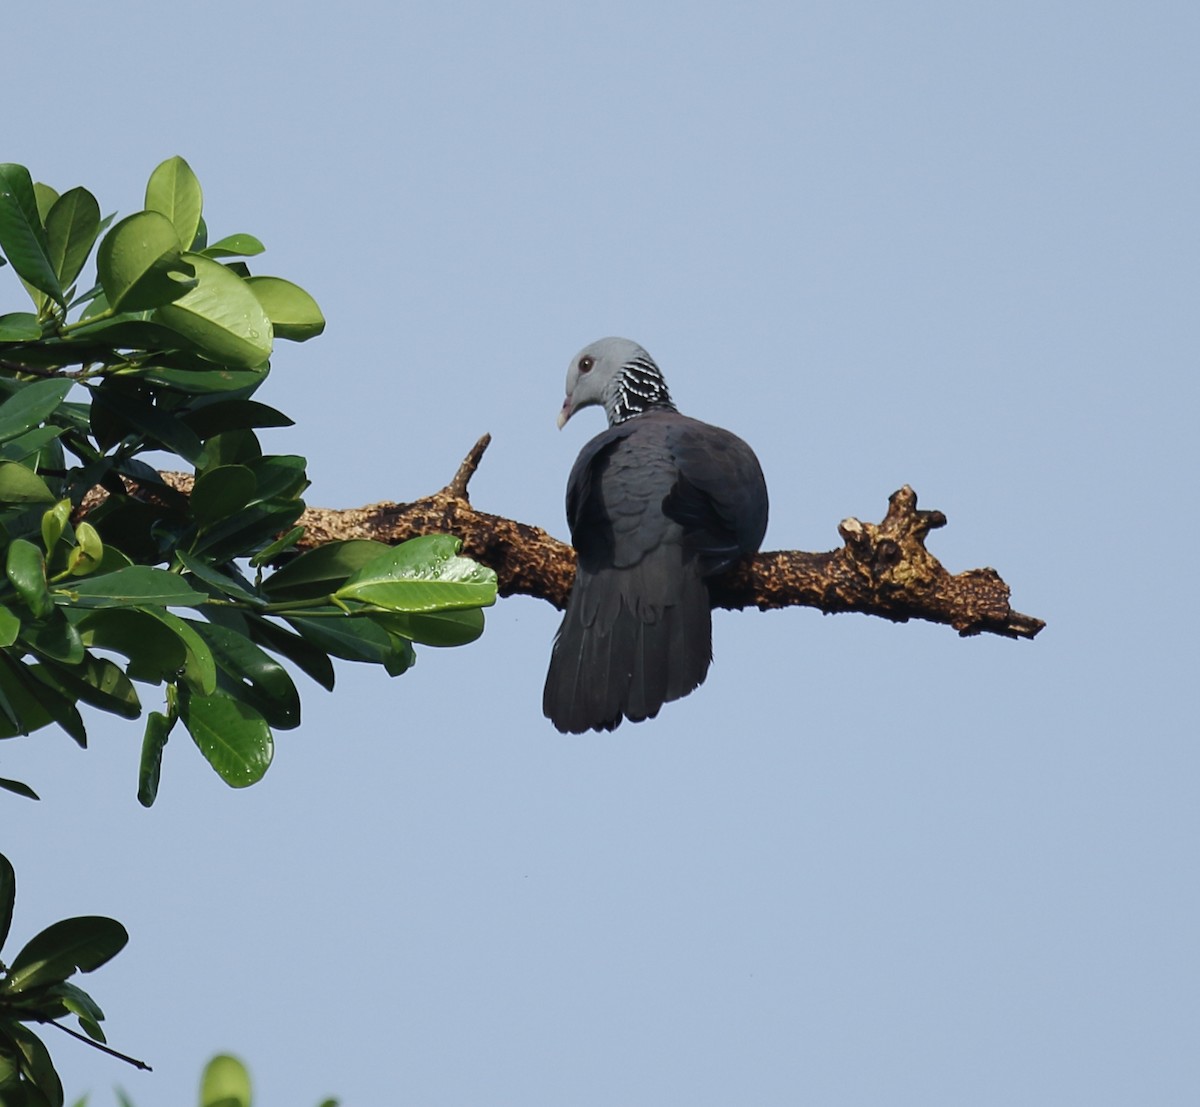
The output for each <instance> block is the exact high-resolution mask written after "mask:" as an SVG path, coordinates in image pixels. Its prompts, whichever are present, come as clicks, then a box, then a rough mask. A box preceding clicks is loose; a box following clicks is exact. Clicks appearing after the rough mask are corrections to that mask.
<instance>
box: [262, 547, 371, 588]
mask: <svg viewBox="0 0 1200 1107" xmlns="http://www.w3.org/2000/svg"><path fill="white" fill-rule="evenodd" d="M391 548H392V547H391V546H389V545H387V544H386V543H385V542H376V541H373V540H372V539H369V538H354V539H350V540H348V541H345V542H329V543H326V544H325V545H323V546H317V547H316V548H315V549H311V550H307V551H305V552H304V553H302V554H301V555H300V556H299V557H297V558H296V559H295V560H294V561H289V562H288V563H287V564H286V565H285V566H284V567H283V568H282V569H279V570H278V571H277V572H275V573H272V574H271V576H269V577H267V579H266V580H264V581H263V591H264V592H265V593H266V594H267V595H268V596H270V597H271V599H272V600H277V601H283V600H314V599H317V598H318V597H320V596H328V595H331V594H332V593H333V592H335V591H336V590H337V589H338V588H339V587H340V586H341V585H342V584H343V583H344V582H345V580H346V579H347V577H349V576H351V575H352V574H353V573H356V572H357V571H358V570H359V569H361V568H362V567H363V566H364V565H369V564H370V563H371V562H372V561H374V560H375V559H376V558H378V557H380V556H381V555H383V554H386V553H387V552H388V551H389V550H390V549H391Z"/></svg>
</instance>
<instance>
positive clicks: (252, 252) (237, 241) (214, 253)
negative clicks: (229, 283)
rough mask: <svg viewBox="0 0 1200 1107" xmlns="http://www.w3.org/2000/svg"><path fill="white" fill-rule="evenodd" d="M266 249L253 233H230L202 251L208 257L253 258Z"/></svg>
mask: <svg viewBox="0 0 1200 1107" xmlns="http://www.w3.org/2000/svg"><path fill="white" fill-rule="evenodd" d="M265 249H266V247H265V246H264V245H263V244H262V243H261V242H259V241H258V239H257V238H255V237H254V235H252V234H230V235H226V236H225V237H224V238H221V239H218V240H217V241H216V242H214V243H213V244H212V245H211V246H206V247H205V248H204V250H202V251H201V252H202V253H203V254H204V256H205V257H208V258H252V257H256V256H257V255H258V254H261V253H262V252H263V250H265Z"/></svg>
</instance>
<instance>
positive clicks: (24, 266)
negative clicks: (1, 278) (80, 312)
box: [0, 162, 64, 304]
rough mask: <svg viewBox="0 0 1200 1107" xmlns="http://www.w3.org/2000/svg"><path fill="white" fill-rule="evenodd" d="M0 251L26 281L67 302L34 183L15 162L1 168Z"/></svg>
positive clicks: (61, 301) (58, 300)
mask: <svg viewBox="0 0 1200 1107" xmlns="http://www.w3.org/2000/svg"><path fill="white" fill-rule="evenodd" d="M0 249H3V250H4V253H5V254H6V255H7V257H8V260H9V261H10V262H12V267H13V268H14V269H15V270H16V271H17V274H18V275H19V276H20V277H21V278H22V279H23V280H24V281H26V282H27V283H28V284H31V285H32V286H33V287H34V288H36V289H38V291H40V292H44V293H45V294H46V295H47V296H51V297H53V298H54V299H55V300H56V301H57V302H58V303H60V304H61V303H63V302H64V297H63V290H62V285H61V284H60V283H59V280H58V274H57V273H56V272H55V271H54V265H53V263H52V261H51V260H50V244H49V242H48V241H47V239H46V230H45V227H43V225H42V217H41V214H40V213H39V211H38V202H37V195H36V193H35V192H34V189H33V179H32V178H31V177H30V176H29V170H28V169H26V168H25V167H24V166H23V165H15V164H13V163H11V162H6V163H5V164H3V165H0Z"/></svg>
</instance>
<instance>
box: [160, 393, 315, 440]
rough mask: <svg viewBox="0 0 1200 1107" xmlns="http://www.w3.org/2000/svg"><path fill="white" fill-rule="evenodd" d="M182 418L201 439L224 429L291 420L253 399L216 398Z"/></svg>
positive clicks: (283, 424)
mask: <svg viewBox="0 0 1200 1107" xmlns="http://www.w3.org/2000/svg"><path fill="white" fill-rule="evenodd" d="M184 418H185V419H186V421H187V425H188V426H189V427H191V428H192V430H194V431H195V432H196V433H197V434H198V435H199V436H200V437H201V438H211V437H212V436H213V435H214V434H221V433H223V432H224V431H230V430H244V429H246V428H248V427H291V426H294V425H295V424H294V423H293V421H292V420H291V419H289V418H288V417H287V416H286V415H284V414H283V412H282V411H276V410H275V408H273V407H268V406H267V405H266V404H260V403H259V402H258V401H257V400H220V401H218V402H217V403H213V404H206V405H205V406H204V407H202V408H199V409H198V410H196V411H191V412H189V413H188V414H187V415H186V416H184Z"/></svg>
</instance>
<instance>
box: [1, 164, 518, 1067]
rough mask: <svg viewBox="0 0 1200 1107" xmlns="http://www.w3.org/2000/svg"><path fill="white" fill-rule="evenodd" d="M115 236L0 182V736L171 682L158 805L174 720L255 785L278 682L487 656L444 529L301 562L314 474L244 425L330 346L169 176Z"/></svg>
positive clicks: (298, 295)
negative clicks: (175, 468)
mask: <svg viewBox="0 0 1200 1107" xmlns="http://www.w3.org/2000/svg"><path fill="white" fill-rule="evenodd" d="M113 219H114V217H113V216H111V215H109V216H107V217H102V216H101V209H100V205H99V203H98V202H97V201H96V199H95V198H94V197H93V196H92V194H91V193H90V192H88V191H87V190H86V189H84V188H73V189H70V190H69V191H67V192H64V193H62V194H61V195H60V194H59V193H58V192H56V191H55V190H54V189H52V188H50V187H48V186H46V185H44V184H40V183H38V184H35V183H34V182H33V180H32V178H31V176H30V174H29V172H28V170H27V169H25V167H23V166H20V165H12V164H7V165H0V251H2V256H0V263H2V262H3V261H5V260H6V261H7V262H8V263H9V264H10V265H11V267H12V270H13V271H14V272H15V273H16V275H17V276H18V277H19V278H20V280H21V282H22V284H23V285H24V287H25V290H26V291H27V292H28V294H29V297H30V299H31V300H32V306H33V310H32V311H16V312H10V313H8V314H4V315H0V559H2V560H3V565H4V571H5V575H4V579H3V581H2V582H0V738H9V737H15V736H17V735H28V734H30V733H32V732H34V731H37V730H39V729H41V728H43V727H46V726H49V725H50V724H52V723H57V724H58V726H60V727H61V728H62V729H64V730H66V731H67V733H68V734H70V735H71V736H72V737H73V738H74V739H75V740H76V742H78V743H79V744H80V745H81V746H85V745H86V743H87V730H86V725H85V722H84V719H83V716H82V715H81V713H80V711H79V706H78V705H79V704H86V705H88V706H89V707H93V708H99V709H100V710H102V711H107V712H109V713H111V714H115V715H118V716H120V717H122V718H127V719H135V718H138V717H140V716H141V715H142V711H143V707H142V702H141V696H142V695H143V694H144V692H139V689H138V687H137V686H138V685H150V686H156V687H161V688H162V702H161V708H162V709H161V710H156V711H151V712H150V713H149V715H148V716H147V720H146V723H145V732H144V740H143V744H142V758H141V764H140V766H139V772H138V798H139V799H140V800H141V802H142V803H143V804H146V805H147V806H148V805H150V804H151V803H153V802H154V799H155V797H156V795H157V792H158V788H159V783H160V780H161V767H162V757H163V754H164V750H165V747H166V745H167V742H168V740H169V738H170V735H171V734H172V733H173V731H174V728H175V726H176V724H177V723H181V724H182V726H183V728H184V730H186V731H187V733H188V734H190V735H191V737H192V739H193V741H194V742H195V744H196V746H197V747H198V748H199V749H200V751H201V753H202V754H203V755H204V757H205V758H206V759H207V760H208V762H209V764H210V765H211V766H212V767H213V768H214V769H215V770H216V772H217V773H218V774H219V775H220V776H221V778H222V779H223V780H224V781H225V782H226V783H228V784H229V785H231V786H232V787H236V788H241V787H245V786H247V785H250V784H253V783H255V782H256V781H258V780H260V779H261V778H262V775H263V774H264V773H265V772H266V771H267V769H268V767H269V766H270V764H271V759H272V757H273V755H274V733H275V732H276V731H281V730H288V729H291V728H294V727H296V726H298V725H299V722H300V698H299V695H298V693H297V690H296V687H295V685H294V683H293V681H292V677H291V676H290V675H289V670H288V668H287V667H285V665H284V663H283V662H285V661H286V662H290V663H291V665H293V666H295V668H297V669H299V670H300V671H302V672H304V673H305V674H307V675H308V676H309V677H311V678H312V679H314V680H316V681H317V682H318V683H320V684H321V685H323V686H324V687H326V688H331V687H332V686H333V681H334V672H333V664H332V661H331V658H333V657H339V658H344V659H348V660H353V661H361V662H367V663H371V664H377V665H381V666H382V667H383V668H384V669H385V670H386V671H387V672H388V673H390V674H392V675H396V674H399V673H402V672H404V671H406V670H407V669H408V668H409V667H410V666H411V665H412V664H413V662H414V661H415V656H416V655H415V652H414V649H413V644H414V643H424V644H428V645H438V646H450V645H460V644H463V643H465V642H469V641H471V640H473V639H474V638H476V637H478V636H479V634H480V633H482V630H483V614H482V611H481V608H482V607H484V606H487V605H488V604H491V603H493V602H495V597H496V579H495V575H494V574H493V573H492V572H491V570H489V569H486V568H483V567H482V566H479V565H477V564H475V563H474V562H471V561H469V560H467V559H466V558H462V557H460V556H458V551H459V545H460V544H459V542H458V540H457V539H455V538H453V537H450V536H448V535H437V536H431V537H427V538H421V539H417V540H415V541H413V542H409V543H405V544H404V545H402V546H398V547H396V548H391V547H388V546H384V545H381V544H379V543H372V542H343V543H334V544H331V545H328V546H324V547H321V548H319V549H315V550H311V551H309V552H306V553H303V554H300V555H296V554H295V553H294V549H293V548H294V546H295V545H296V543H297V541H298V540H299V538H300V537H301V533H302V532H301V530H300V528H298V527H297V526H296V525H295V524H296V522H297V520H298V519H299V517H300V515H301V513H302V511H303V510H304V501H303V499H302V498H301V497H302V494H303V492H304V490H305V488H306V487H307V485H308V478H307V474H306V463H305V460H304V459H303V458H302V457H298V456H294V455H266V454H264V453H263V451H262V447H261V444H260V442H259V439H258V437H257V435H256V433H255V432H256V430H258V429H261V428H264V427H280V426H288V425H290V420H289V419H288V418H287V417H286V416H285V415H283V414H282V413H281V412H279V411H277V410H275V409H274V408H272V407H269V406H267V405H266V404H263V403H261V402H259V401H258V400H255V399H253V398H252V397H253V395H254V394H255V392H256V391H257V390H258V388H259V387H260V386H261V385H262V384H263V382H264V381H265V380H266V379H267V376H268V373H269V372H270V357H271V355H272V352H273V349H274V343H275V340H276V339H280V338H282V339H288V340H290V341H297V342H302V341H305V340H307V339H309V338H312V337H314V336H316V335H318V334H320V333H321V331H322V330H323V328H324V325H325V320H324V318H323V316H322V315H321V311H320V308H319V307H318V306H317V304H316V301H315V300H313V298H312V297H311V296H310V295H309V294H308V293H307V292H305V291H304V290H303V289H301V288H299V287H298V286H297V285H295V284H293V283H291V282H290V281H287V280H284V279H283V278H281V277H274V276H264V275H251V273H250V271H249V268H248V264H247V262H246V260H245V259H247V258H252V257H257V256H258V255H259V254H261V253H262V252H263V246H262V243H261V242H259V241H258V239H256V238H255V237H254V236H252V235H249V234H244V233H239V234H233V235H228V236H226V237H224V238H222V239H220V240H218V241H216V242H214V243H213V244H212V245H209V244H208V230H207V227H206V224H205V221H204V215H203V194H202V191H201V188H200V183H199V181H198V180H197V178H196V175H195V174H194V173H193V172H192V170H191V168H190V167H189V166H188V164H187V162H185V161H184V160H183V159H182V158H178V157H174V158H170V159H168V160H167V161H165V162H163V163H162V165H160V166H158V168H156V169H155V170H154V172H153V173H152V174H151V176H150V180H149V183H148V184H147V187H146V197H145V205H144V209H143V210H142V211H139V212H135V213H133V214H131V215H128V216H126V217H125V218H123V219H120V220H119V221H116V222H114V221H113ZM93 251H94V253H95V270H96V281H95V283H94V284H92V285H91V286H90V287H87V288H85V289H84V290H83V291H80V287H81V286H80V282H79V278H80V275H81V274H82V273H83V271H84V269H85V266H86V265H87V261H88V258H89V257H91V256H92V254H93ZM164 451H165V452H166V453H168V454H172V455H175V456H176V457H177V458H179V459H180V460H181V462H183V463H184V464H186V465H187V466H190V467H191V468H192V469H193V470H194V473H195V482H194V485H193V487H192V490H191V494H190V495H185V494H182V493H181V492H179V491H178V490H176V489H175V488H174V487H172V486H171V485H170V484H168V483H167V482H166V481H164V479H163V477H162V476H161V474H160V473H159V472H158V470H157V468H155V467H154V466H152V465H151V464H148V463H147V461H146V460H145V455H146V454H148V453H150V452H159V453H161V452H164ZM288 557H290V558H291V560H290V561H288V563H287V564H286V565H284V567H283V568H281V569H279V570H278V571H274V572H271V571H270V568H269V567H270V566H271V565H273V564H276V563H278V562H279V561H280V559H286V558H288ZM0 788H3V789H7V790H8V791H10V792H14V793H17V794H19V795H24V796H30V797H33V798H36V795H35V794H34V792H33V790H32V789H31V788H29V786H28V785H26V784H23V783H21V782H19V781H13V780H8V779H4V778H0ZM31 1063H32V1062H31Z"/></svg>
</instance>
